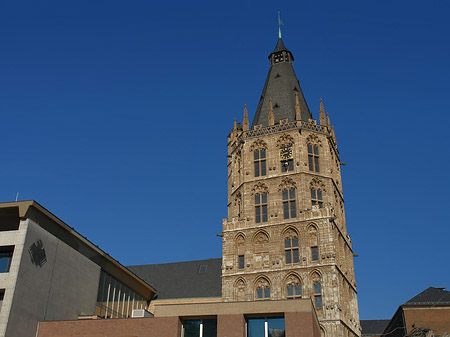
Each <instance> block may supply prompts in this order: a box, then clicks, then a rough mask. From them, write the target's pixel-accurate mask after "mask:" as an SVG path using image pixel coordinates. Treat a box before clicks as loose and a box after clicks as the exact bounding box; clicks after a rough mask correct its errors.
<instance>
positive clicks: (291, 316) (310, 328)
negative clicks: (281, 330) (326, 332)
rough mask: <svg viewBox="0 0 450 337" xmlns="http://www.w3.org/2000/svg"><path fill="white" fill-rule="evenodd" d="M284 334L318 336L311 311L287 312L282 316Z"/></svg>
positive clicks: (294, 336) (300, 336)
mask: <svg viewBox="0 0 450 337" xmlns="http://www.w3.org/2000/svg"><path fill="white" fill-rule="evenodd" d="M284 319H285V322H284V324H285V327H286V336H289V337H320V332H319V329H318V325H317V322H314V321H315V317H314V315H313V314H312V313H311V312H287V313H285V316H284Z"/></svg>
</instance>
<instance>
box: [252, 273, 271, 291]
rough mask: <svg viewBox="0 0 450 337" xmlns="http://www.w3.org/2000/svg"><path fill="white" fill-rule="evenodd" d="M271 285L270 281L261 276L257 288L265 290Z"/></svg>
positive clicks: (256, 284)
mask: <svg viewBox="0 0 450 337" xmlns="http://www.w3.org/2000/svg"><path fill="white" fill-rule="evenodd" d="M269 285H270V283H269V280H267V278H265V277H264V276H261V277H260V278H258V279H257V280H256V282H255V287H256V288H265V287H269Z"/></svg>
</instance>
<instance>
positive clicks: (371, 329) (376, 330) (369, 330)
mask: <svg viewBox="0 0 450 337" xmlns="http://www.w3.org/2000/svg"><path fill="white" fill-rule="evenodd" d="M360 322H361V328H362V332H361V333H362V336H380V335H381V334H382V333H383V331H384V329H385V328H386V326H387V325H388V323H389V320H388V319H367V320H361V321H360Z"/></svg>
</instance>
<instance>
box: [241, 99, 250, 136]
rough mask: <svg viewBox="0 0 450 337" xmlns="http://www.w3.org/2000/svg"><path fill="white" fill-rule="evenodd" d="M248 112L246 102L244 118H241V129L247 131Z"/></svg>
mask: <svg viewBox="0 0 450 337" xmlns="http://www.w3.org/2000/svg"><path fill="white" fill-rule="evenodd" d="M248 126H249V122H248V113H247V104H245V105H244V118H243V119H242V129H243V130H244V131H248Z"/></svg>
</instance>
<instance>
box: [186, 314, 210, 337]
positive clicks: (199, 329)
mask: <svg viewBox="0 0 450 337" xmlns="http://www.w3.org/2000/svg"><path fill="white" fill-rule="evenodd" d="M182 336H183V337H200V336H202V337H216V336H217V319H215V318H208V319H185V320H183V334H182Z"/></svg>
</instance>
